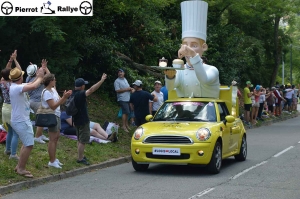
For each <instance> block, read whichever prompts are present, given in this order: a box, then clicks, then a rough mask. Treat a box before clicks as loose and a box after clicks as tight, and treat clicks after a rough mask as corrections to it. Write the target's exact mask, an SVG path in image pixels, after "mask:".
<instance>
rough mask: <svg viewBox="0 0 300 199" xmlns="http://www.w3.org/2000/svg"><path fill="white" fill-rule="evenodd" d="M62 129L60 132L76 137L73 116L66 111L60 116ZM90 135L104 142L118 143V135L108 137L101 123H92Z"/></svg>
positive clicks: (114, 133) (113, 134)
mask: <svg viewBox="0 0 300 199" xmlns="http://www.w3.org/2000/svg"><path fill="white" fill-rule="evenodd" d="M60 121H61V128H60V132H61V133H63V134H65V135H76V128H75V127H74V125H72V116H69V115H67V113H66V111H62V112H61V115H60ZM90 135H91V136H94V137H96V138H100V139H102V140H108V141H111V142H116V141H117V133H116V132H113V133H112V134H110V135H108V134H107V133H106V132H105V130H104V129H103V128H102V127H101V126H100V124H99V123H96V122H92V121H90Z"/></svg>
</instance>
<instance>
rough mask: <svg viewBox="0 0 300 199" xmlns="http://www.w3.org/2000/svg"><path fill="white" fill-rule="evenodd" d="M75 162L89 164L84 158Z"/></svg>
mask: <svg viewBox="0 0 300 199" xmlns="http://www.w3.org/2000/svg"><path fill="white" fill-rule="evenodd" d="M77 163H80V164H84V165H90V163H89V162H88V161H87V160H86V159H85V158H82V160H77Z"/></svg>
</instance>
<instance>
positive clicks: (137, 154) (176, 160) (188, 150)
mask: <svg viewBox="0 0 300 199" xmlns="http://www.w3.org/2000/svg"><path fill="white" fill-rule="evenodd" d="M154 147H155V148H180V156H171V155H154V154H153V153H152V149H153V148H154ZM213 149H214V145H213V144H212V143H208V142H203V143H193V144H176V145H173V144H172V145H171V144H144V143H142V142H138V141H134V142H132V143H131V155H132V158H133V160H134V161H135V162H137V163H140V164H147V163H160V164H182V165H187V164H197V165H206V164H208V163H209V162H210V159H211V156H212V152H213ZM200 151H201V152H203V154H202V153H199V152H200Z"/></svg>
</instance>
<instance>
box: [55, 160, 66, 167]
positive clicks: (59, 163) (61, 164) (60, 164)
mask: <svg viewBox="0 0 300 199" xmlns="http://www.w3.org/2000/svg"><path fill="white" fill-rule="evenodd" d="M55 162H57V163H58V165H59V166H63V165H64V164H63V163H61V162H60V161H59V159H55Z"/></svg>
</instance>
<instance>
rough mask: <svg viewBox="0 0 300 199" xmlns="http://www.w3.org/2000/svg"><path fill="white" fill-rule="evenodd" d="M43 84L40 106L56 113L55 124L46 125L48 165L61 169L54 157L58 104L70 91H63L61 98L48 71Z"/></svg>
mask: <svg viewBox="0 0 300 199" xmlns="http://www.w3.org/2000/svg"><path fill="white" fill-rule="evenodd" d="M43 84H44V86H45V89H44V90H43V91H42V95H41V98H42V105H41V106H42V107H44V108H51V109H52V110H54V114H55V115H56V120H57V125H56V126H53V127H48V132H49V143H48V154H49V159H50V161H49V163H48V166H49V167H55V168H58V169H61V166H62V165H63V164H62V163H60V161H59V160H58V159H57V158H56V146H57V142H58V139H59V133H60V105H61V104H63V103H65V101H66V100H67V99H68V97H69V96H70V95H71V94H72V91H71V90H69V91H65V92H64V94H63V96H62V98H60V97H59V95H58V93H57V91H56V79H55V76H54V74H51V73H48V74H47V75H45V76H44V79H43Z"/></svg>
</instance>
